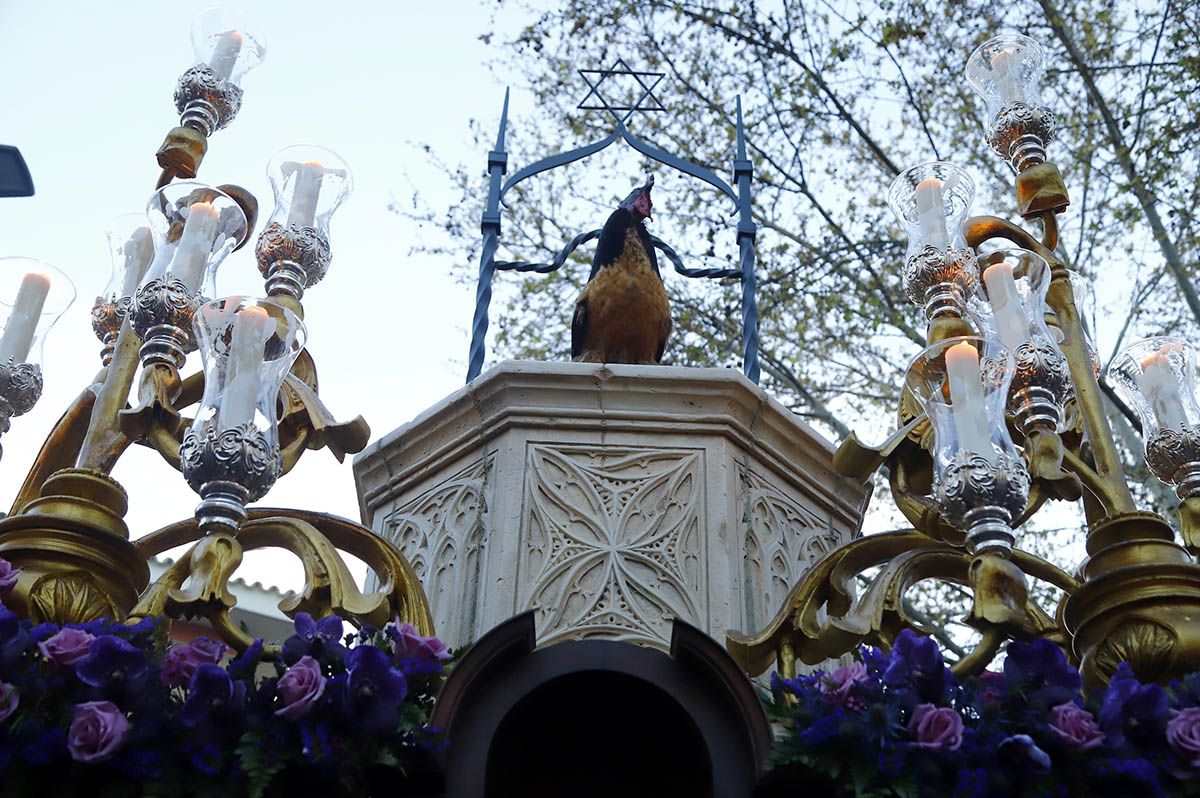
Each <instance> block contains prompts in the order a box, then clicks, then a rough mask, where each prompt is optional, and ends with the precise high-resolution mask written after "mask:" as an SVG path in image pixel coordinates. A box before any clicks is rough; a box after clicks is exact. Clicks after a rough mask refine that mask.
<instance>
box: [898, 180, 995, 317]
mask: <svg viewBox="0 0 1200 798" xmlns="http://www.w3.org/2000/svg"><path fill="white" fill-rule="evenodd" d="M974 195H975V186H974V184H973V183H972V182H971V178H970V177H969V176H968V175H967V173H966V172H965V171H964V170H962V169H960V168H959V167H957V166H955V165H954V164H950V163H945V162H943V161H934V162H931V163H924V164H919V165H918V166H914V167H912V168H911V169H907V170H905V171H904V172H902V173H901V174H900V175H899V176H898V177H897V178H896V179H895V181H893V183H892V186H891V189H890V190H889V191H888V204H889V205H890V206H891V208H892V212H893V213H895V214H896V217H897V218H898V219H899V220H900V221H901V222H902V223H903V224H904V226H905V228H906V230H907V232H908V249H907V251H906V252H905V259H904V271H903V283H904V292H905V294H906V295H907V296H908V298H909V300H910V301H912V303H913V304H915V305H917V306H919V307H922V308H924V310H925V316H926V318H928V319H930V320H933V319H936V318H938V317H940V316H950V317H956V318H961V317H962V314H963V310H964V308H965V306H966V302H967V298H968V297H969V296H971V294H973V293H974V292H975V287H976V284H977V282H978V275H979V269H978V266H977V265H976V262H975V253H974V252H972V251H971V249H970V247H968V246H967V242H966V240H965V238H964V237H963V233H962V225H963V222H964V221H965V220H966V217H967V213H968V211H969V210H970V207H971V200H972V198H973V197H974Z"/></svg>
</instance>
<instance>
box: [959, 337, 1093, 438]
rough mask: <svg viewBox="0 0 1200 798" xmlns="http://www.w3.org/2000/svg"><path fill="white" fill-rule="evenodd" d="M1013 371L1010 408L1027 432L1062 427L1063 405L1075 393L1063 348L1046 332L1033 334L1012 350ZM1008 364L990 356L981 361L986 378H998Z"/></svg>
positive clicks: (1024, 431)
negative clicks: (1051, 339) (1048, 337)
mask: <svg viewBox="0 0 1200 798" xmlns="http://www.w3.org/2000/svg"><path fill="white" fill-rule="evenodd" d="M1012 356H1013V363H1014V368H1013V375H1012V382H1011V383H1010V384H1009V388H1008V412H1010V413H1012V414H1013V415H1014V416H1015V417H1016V421H1017V426H1018V427H1019V428H1020V429H1021V431H1022V432H1023V433H1025V434H1026V435H1028V434H1030V433H1031V432H1032V431H1033V430H1034V429H1035V428H1037V427H1042V428H1043V429H1047V430H1050V431H1053V430H1055V429H1056V428H1057V427H1058V423H1059V421H1060V420H1061V419H1062V412H1063V406H1064V405H1065V404H1066V402H1067V399H1068V398H1069V397H1070V396H1071V395H1072V388H1071V373H1070V370H1069V369H1068V367H1067V361H1066V358H1064V357H1063V354H1062V351H1061V350H1059V348H1058V347H1057V346H1055V345H1054V344H1053V343H1051V342H1050V340H1049V339H1047V338H1046V337H1045V336H1042V335H1033V336H1031V337H1030V338H1029V340H1027V341H1025V342H1024V343H1022V344H1021V345H1020V346H1018V347H1017V348H1016V350H1015V351H1014V352H1013V353H1012ZM1004 368H1005V364H1004V363H1003V362H1002V361H999V360H997V359H995V358H986V359H985V360H984V361H983V363H982V364H981V370H982V372H983V376H984V379H985V380H988V379H992V380H995V379H998V371H1000V370H1003V369H1004Z"/></svg>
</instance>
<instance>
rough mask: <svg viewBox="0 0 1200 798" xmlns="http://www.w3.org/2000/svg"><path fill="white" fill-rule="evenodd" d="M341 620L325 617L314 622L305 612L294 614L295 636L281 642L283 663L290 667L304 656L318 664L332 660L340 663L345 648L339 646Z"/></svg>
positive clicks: (335, 617)
mask: <svg viewBox="0 0 1200 798" xmlns="http://www.w3.org/2000/svg"><path fill="white" fill-rule="evenodd" d="M341 639H342V619H341V618H339V617H337V616H336V615H327V616H325V617H324V618H322V619H321V620H319V621H314V620H313V617H312V616H311V615H309V614H308V613H307V612H298V613H296V634H294V635H292V636H291V637H289V638H288V639H287V640H284V641H283V650H282V654H283V661H284V662H285V663H287V664H288V665H292V664H294V663H296V662H299V661H300V658H301V657H303V656H304V655H306V654H307V655H308V656H310V657H313V658H314V659H316V660H317V661H319V662H325V661H326V660H327V659H332V660H334V661H336V662H341V661H342V660H343V659H345V657H346V647H345V646H343V645H342V644H341Z"/></svg>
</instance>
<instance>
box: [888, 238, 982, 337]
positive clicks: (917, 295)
mask: <svg viewBox="0 0 1200 798" xmlns="http://www.w3.org/2000/svg"><path fill="white" fill-rule="evenodd" d="M978 275H979V267H978V265H977V263H976V260H975V253H974V252H972V251H971V250H970V249H951V250H949V251H948V252H944V251H942V250H940V249H938V248H937V247H935V246H933V245H931V244H926V245H925V246H924V247H922V248H921V249H920V250H919V251H918V252H917V253H915V254H914V255H912V256H911V257H909V258H908V259H907V260H906V261H905V264H904V292H905V294H906V295H907V296H908V298H909V300H911V301H912V303H913V304H915V305H918V306H920V307H923V308H925V315H926V317H927V318H930V319H934V318H937V317H938V316H961V315H962V310H963V307H964V305H965V302H966V298H967V297H968V296H969V295H970V294H971V293H972V292H974V290H975V286H976V285H977V283H978V280H979V276H978Z"/></svg>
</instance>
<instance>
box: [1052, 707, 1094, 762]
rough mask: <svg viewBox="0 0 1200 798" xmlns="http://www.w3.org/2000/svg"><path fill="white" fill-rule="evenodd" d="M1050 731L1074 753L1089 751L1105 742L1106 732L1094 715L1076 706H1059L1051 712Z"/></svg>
mask: <svg viewBox="0 0 1200 798" xmlns="http://www.w3.org/2000/svg"><path fill="white" fill-rule="evenodd" d="M1050 731H1051V732H1053V733H1054V736H1055V737H1057V738H1058V739H1059V740H1060V741H1061V742H1062V744H1063V745H1065V746H1066V747H1067V748H1069V749H1071V750H1072V751H1087V750H1088V749H1090V748H1095V747H1096V746H1098V745H1100V743H1102V742H1104V732H1102V731H1100V727H1099V726H1097V725H1096V719H1095V718H1093V717H1092V713H1091V712H1088V711H1087V710H1086V709H1084V708H1083V707H1080V706H1078V705H1076V704H1059V705H1058V706H1056V707H1054V709H1052V710H1050Z"/></svg>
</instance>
